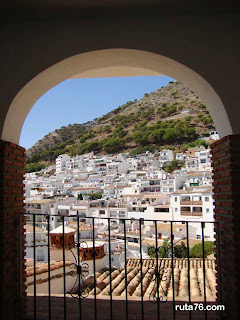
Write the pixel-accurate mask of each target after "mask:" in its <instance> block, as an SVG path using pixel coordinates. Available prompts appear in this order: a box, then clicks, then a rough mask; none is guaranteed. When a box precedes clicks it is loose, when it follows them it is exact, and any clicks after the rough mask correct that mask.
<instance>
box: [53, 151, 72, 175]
mask: <svg viewBox="0 0 240 320" xmlns="http://www.w3.org/2000/svg"><path fill="white" fill-rule="evenodd" d="M68 160H70V157H69V155H67V154H61V155H59V156H58V157H57V158H56V173H59V172H62V171H66V169H67V161H68Z"/></svg>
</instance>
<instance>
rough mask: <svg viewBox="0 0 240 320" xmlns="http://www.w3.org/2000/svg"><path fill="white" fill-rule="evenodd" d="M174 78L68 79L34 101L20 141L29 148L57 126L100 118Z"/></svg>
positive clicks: (57, 127)
mask: <svg viewBox="0 0 240 320" xmlns="http://www.w3.org/2000/svg"><path fill="white" fill-rule="evenodd" d="M172 80H173V79H172V78H170V77H166V76H148V77H146V76H145V77H119V78H97V79H69V80H66V81H64V82H62V83H60V84H59V85H57V86H55V87H54V88H52V89H51V90H49V91H48V92H47V93H45V94H44V95H43V96H42V97H41V98H40V99H39V100H38V101H37V102H36V103H35V105H34V106H33V108H32V110H31V111H30V113H29V114H28V116H27V118H26V120H25V123H24V125H23V129H22V132H21V137H20V145H21V146H23V147H25V148H27V149H28V148H30V147H31V146H32V145H34V143H36V142H37V141H38V140H40V139H42V138H43V137H44V136H45V135H46V134H48V133H49V132H51V131H54V130H55V129H59V128H60V127H62V126H67V125H68V124H73V123H83V122H87V121H89V120H93V119H94V118H98V117H100V116H102V115H104V114H106V113H107V112H109V111H111V110H113V109H115V108H117V107H119V106H120V105H122V104H123V103H125V102H127V101H132V100H134V99H138V100H139V99H141V98H142V97H143V96H144V93H150V92H152V91H155V90H157V89H159V88H161V87H162V86H165V85H167V84H168V83H169V81H172Z"/></svg>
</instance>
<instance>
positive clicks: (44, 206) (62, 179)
mask: <svg viewBox="0 0 240 320" xmlns="http://www.w3.org/2000/svg"><path fill="white" fill-rule="evenodd" d="M173 161H182V163H184V165H183V166H182V168H181V169H178V170H175V171H173V172H172V173H168V172H165V171H164V170H163V168H164V166H166V164H167V163H172V162H173ZM24 183H25V192H26V200H25V201H26V212H27V213H28V212H29V213H33V214H44V215H36V226H38V227H40V228H42V230H46V228H47V219H46V215H50V216H51V219H50V224H51V229H55V228H57V227H59V226H60V225H61V224H62V222H61V220H60V219H59V217H58V216H57V215H60V216H61V215H62V216H64V217H65V223H66V225H68V226H70V225H76V221H77V216H78V217H79V218H80V222H81V225H82V228H83V229H82V231H81V236H83V238H84V239H85V238H86V239H87V238H89V239H90V238H92V233H91V232H90V231H89V230H92V219H91V217H95V218H97V219H96V220H95V222H96V223H97V224H95V230H94V232H95V236H96V238H100V239H101V238H104V235H105V234H106V233H107V229H108V220H107V219H103V218H111V220H110V224H111V230H112V232H113V234H114V238H115V239H123V236H122V235H121V231H123V223H122V219H129V220H127V221H126V227H127V231H128V232H129V234H128V240H129V242H133V243H138V242H139V241H138V240H139V235H138V233H139V225H138V222H137V221H135V219H143V221H144V220H146V221H144V223H143V237H144V238H143V239H145V242H146V244H147V243H148V241H149V243H151V241H152V240H153V239H154V237H155V233H154V231H151V228H152V226H153V225H154V220H160V222H161V225H162V227H161V228H162V230H161V228H160V227H159V228H160V230H159V231H158V238H159V239H161V240H163V239H164V238H166V237H168V236H169V235H170V229H169V224H168V227H167V226H164V223H165V222H167V221H169V220H173V221H178V223H177V224H176V225H177V227H176V230H175V232H174V239H175V241H180V240H184V239H185V238H186V229H185V225H184V224H185V222H183V223H184V224H183V223H181V222H179V221H188V220H189V221H191V222H190V223H189V232H190V237H191V238H192V239H196V240H197V239H201V237H202V230H201V223H199V222H201V221H213V199H212V172H211V156H210V150H209V149H205V147H203V146H199V147H196V148H189V149H188V150H187V151H186V152H182V153H177V154H176V156H175V159H174V153H173V151H172V150H169V149H165V150H162V151H161V152H159V153H157V154H152V153H150V152H146V153H144V154H139V155H137V156H135V157H130V156H129V154H117V155H111V156H110V155H104V156H98V155H94V153H93V152H92V153H89V154H84V155H79V156H76V157H72V158H71V157H70V156H68V155H66V154H63V155H60V156H58V158H57V159H56V165H55V166H50V167H48V168H45V169H42V170H41V171H39V172H32V173H27V174H26V180H25V181H24ZM32 219H33V216H30V217H29V223H32ZM148 220H151V221H148ZM192 221H194V222H192ZM195 221H196V222H195ZM166 228H167V229H166ZM165 229H166V230H165ZM204 235H205V239H208V240H211V241H213V240H214V229H213V224H212V223H209V224H207V223H206V226H205V231H204ZM146 254H147V251H146Z"/></svg>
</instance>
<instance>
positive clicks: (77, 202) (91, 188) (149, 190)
mask: <svg viewBox="0 0 240 320" xmlns="http://www.w3.org/2000/svg"><path fill="white" fill-rule="evenodd" d="M166 88H167V89H166ZM169 88H170V89H169ZM176 88H178V90H176ZM173 89H174V90H175V91H174V92H173ZM180 89H181V90H180ZM159 90H160V92H161V97H162V98H161V99H163V100H162V101H161V105H160V106H158V107H157V108H154V107H153V106H152V107H150V108H153V109H151V110H150V109H149V106H151V105H154V99H153V98H154V97H155V98H156V97H157V96H158V92H155V93H151V94H146V95H145V97H144V98H143V99H141V100H140V102H139V101H135V102H131V103H127V104H126V105H125V106H121V107H119V108H118V109H117V111H116V110H115V111H113V112H111V113H109V114H108V115H105V116H103V117H102V118H100V119H95V120H94V121H93V122H91V123H88V124H87V125H86V124H84V125H73V126H72V127H71V126H69V127H68V128H61V129H60V130H56V131H55V132H54V133H51V134H49V135H48V137H47V138H46V137H45V138H44V139H43V140H42V141H40V142H39V143H37V144H36V145H35V146H34V147H33V148H32V149H31V150H29V151H28V168H29V170H27V171H29V172H27V173H26V175H25V181H24V184H25V209H26V226H25V228H26V230H25V231H26V232H25V234H26V244H25V251H26V259H27V262H26V271H27V281H26V286H27V292H28V294H29V293H30V294H32V293H34V274H35V275H37V277H38V285H37V293H40V294H46V293H47V292H48V291H47V290H48V287H47V283H48V281H49V274H48V270H49V266H51V270H53V271H54V274H53V275H52V276H51V282H52V283H53V286H52V292H53V293H54V294H62V293H63V292H64V290H65V291H67V292H71V294H72V290H73V289H74V290H77V288H76V282H75V284H74V281H75V280H74V279H73V278H72V276H71V274H72V271H71V266H72V264H76V263H77V261H76V257H77V256H78V255H79V256H80V258H79V259H80V260H81V263H87V266H88V270H87V271H86V272H85V280H86V283H85V282H84V283H85V284H84V285H83V283H82V285H83V288H82V287H81V290H83V291H84V292H85V291H86V295H87V296H88V295H90V296H91V295H94V294H95V293H94V292H95V291H94V281H95V283H97V284H98V283H99V286H98V288H97V294H99V295H100V296H102V295H109V281H110V280H111V281H112V280H113V284H114V286H115V289H113V296H124V295H125V291H126V290H125V289H126V287H125V284H124V285H123V284H122V282H123V281H124V280H123V279H124V277H125V276H126V273H127V278H128V280H127V281H129V285H128V290H127V291H128V294H129V295H131V296H132V297H135V298H137V297H139V294H140V295H141V290H140V283H139V281H140V279H142V280H141V281H142V282H143V283H144V288H145V289H144V294H145V297H147V296H148V295H149V297H150V295H152V296H154V295H157V292H156V291H154V292H153V291H152V290H153V284H152V283H151V281H150V280H149V279H150V278H154V274H155V272H156V268H157V265H156V260H157V259H155V258H156V246H157V247H158V252H159V253H158V254H159V258H161V262H160V263H161V264H162V270H165V271H164V272H167V275H166V279H167V281H166V284H164V283H163V280H162V281H161V283H162V285H163V286H165V289H164V290H163V292H160V291H159V292H160V294H162V295H163V296H164V297H165V298H166V299H168V300H169V299H170V300H171V299H172V297H173V288H172V281H173V273H174V278H175V279H178V282H177V288H178V289H177V291H176V292H175V299H178V298H177V296H179V299H184V298H186V297H187V295H188V289H187V288H186V286H185V282H186V277H187V266H189V268H190V269H189V270H190V274H189V276H190V277H191V279H192V280H191V283H193V287H192V289H191V295H193V298H194V299H198V301H202V300H203V298H204V290H203V285H202V270H203V265H205V268H206V272H207V273H206V277H207V288H206V290H207V291H206V292H207V299H208V301H214V299H215V298H216V291H215V280H216V279H215V259H214V257H213V255H212V253H213V252H214V243H213V241H214V237H215V231H214V223H213V222H214V218H213V209H214V204H213V196H212V170H211V154H210V148H209V147H208V146H209V144H210V143H211V142H213V141H215V140H217V139H219V137H218V134H217V132H216V131H214V126H213V123H212V119H211V117H210V116H209V115H208V112H207V110H206V107H205V105H203V104H202V103H201V101H200V100H199V99H198V98H197V97H196V96H194V93H192V92H191V91H190V90H189V89H186V88H184V87H183V86H182V84H180V83H177V82H173V83H170V84H169V86H167V87H164V88H162V89H159ZM169 90H170V91H169ZM165 91H166V92H165ZM179 91H181V94H180V95H179V96H178V93H179ZM164 92H165V93H164ZM163 93H164V94H163ZM183 93H184V94H186V95H188V96H189V97H191V99H193V97H195V98H194V99H195V100H191V101H192V103H190V104H189V102H188V100H189V98H183ZM164 95H166V97H165V98H164ZM175 98H178V99H180V100H181V101H180V102H181V105H179V102H177V103H176V102H175V103H173V101H174V100H175ZM164 99H165V100H164ZM169 99H172V100H173V101H172V100H171V103H170V104H169ZM156 100H157V98H156ZM144 101H147V102H146V106H144ZM165 101H167V102H165ZM178 101H179V100H178ZM184 101H185V102H186V101H187V103H185V102H184ZM184 103H185V104H184ZM143 107H144V108H146V107H147V108H148V111H146V112H147V113H148V114H144V115H143V114H142V111H143V110H142V109H141V108H143ZM133 108H134V109H133ZM133 110H134V112H135V113H133ZM149 110H150V111H149ZM134 114H136V115H138V117H139V119H138V118H136V117H135V116H134ZM116 117H117V119H116ZM141 117H145V119H146V120H147V122H146V121H142V120H143V119H142V118H141ZM126 119H128V123H126ZM114 121H115V122H114ZM124 128H125V129H124ZM126 128H127V130H126ZM72 129H74V130H72ZM78 129H79V130H80V132H81V133H79V131H78ZM63 132H64V134H65V136H64V139H65V140H66V141H65V142H62V141H60V142H61V143H60V145H59V144H56V140H57V139H59V137H62V138H63ZM73 132H74V134H75V136H74V138H73V137H72V136H71V135H72V133H73ZM77 132H78V133H77ZM84 132H85V133H84ZM124 132H125V133H124ZM123 133H124V134H123ZM78 135H79V136H78ZM66 136H67V137H68V138H69V139H67V138H66ZM54 137H55V138H54ZM96 138H97V140H96ZM54 140H55V142H54ZM123 140H124V141H123ZM58 141H59V140H58ZM99 141H100V142H99ZM166 142H168V143H169V144H166ZM46 143H47V144H46ZM73 150H74V152H73ZM121 150H122V152H120V151H121ZM39 151H41V152H39ZM116 151H117V152H116ZM41 168H42V169H41ZM34 241H35V246H34V250H35V251H34V250H33V243H34ZM203 241H204V243H205V246H206V248H205V249H206V251H204V252H205V254H206V257H204V258H207V259H206V261H205V262H204V260H203V254H202V251H201V250H202V249H201V248H202V247H201V246H202V243H203ZM77 243H79V245H76V244H77ZM171 244H172V249H171ZM199 245H200V247H199ZM187 247H188V249H187ZM172 250H173V251H172ZM187 250H189V257H188V259H190V260H189V261H188V260H187ZM199 250H200V251H199ZM63 252H64V258H63ZM93 252H95V256H94V258H93ZM173 255H174V259H175V265H174V268H173V266H172V262H171V257H172V258H173ZM204 256H205V255H204ZM154 259H155V260H154ZM34 266H35V271H34ZM140 267H141V268H140ZM149 268H150V270H151V269H152V271H150V276H149V275H147V274H148V270H149ZM140 269H141V270H140ZM63 270H64V274H65V276H64V277H66V288H65V289H64V287H63V283H62V280H61V278H62V276H63ZM173 270H174V271H173ZM51 272H52V271H51ZM162 272H163V271H162ZM110 274H111V276H110ZM93 275H95V276H96V279H97V280H94V279H93ZM109 277H110V279H109ZM111 277H112V278H111ZM149 277H150V278H149ZM115 278H116V279H115ZM196 279H198V280H197V282H196V281H195V280H196ZM103 280H104V281H103ZM64 281H65V280H64ZM82 281H83V280H82ZM121 281H122V282H121ZM174 281H175V280H174ZM82 285H81V286H82ZM191 286H192V284H191ZM81 292H82V291H81ZM83 294H84V293H83ZM165 298H164V299H165Z"/></svg>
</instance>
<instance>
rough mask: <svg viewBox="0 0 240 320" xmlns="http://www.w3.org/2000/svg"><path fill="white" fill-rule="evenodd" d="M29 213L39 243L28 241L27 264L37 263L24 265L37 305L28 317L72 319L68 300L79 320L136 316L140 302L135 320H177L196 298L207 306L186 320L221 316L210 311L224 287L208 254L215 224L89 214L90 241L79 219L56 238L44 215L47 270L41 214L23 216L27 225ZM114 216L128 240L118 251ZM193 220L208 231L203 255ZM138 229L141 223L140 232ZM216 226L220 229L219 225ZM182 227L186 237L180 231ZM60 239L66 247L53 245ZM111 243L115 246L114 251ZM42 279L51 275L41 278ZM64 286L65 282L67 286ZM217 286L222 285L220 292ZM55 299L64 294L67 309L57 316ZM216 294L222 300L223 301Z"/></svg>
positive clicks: (29, 293)
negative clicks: (101, 230) (196, 246)
mask: <svg viewBox="0 0 240 320" xmlns="http://www.w3.org/2000/svg"><path fill="white" fill-rule="evenodd" d="M29 215H32V219H31V220H32V230H31V229H30V231H29V230H28V229H27V230H28V236H27V237H31V236H32V239H33V244H31V249H29V248H30V246H28V242H27V243H26V245H25V249H26V251H27V250H28V251H29V250H32V260H31V259H30V260H27V261H28V264H30V263H32V265H31V266H29V265H28V266H25V268H26V275H27V277H26V286H27V298H28V297H29V299H30V300H31V301H32V307H31V308H30V309H31V310H30V311H28V319H53V318H58V319H71V318H72V316H71V312H72V310H73V309H72V308H73V304H72V301H71V307H69V308H68V304H69V303H70V302H69V301H70V300H69V299H73V298H75V301H76V303H75V307H74V308H75V309H74V310H75V311H74V315H75V316H76V313H77V318H78V319H106V320H107V319H114V320H115V319H130V318H131V319H132V318H133V314H132V313H131V312H133V311H131V310H133V306H134V305H137V307H135V309H134V310H135V311H134V312H138V316H136V319H158V320H159V319H161V318H162V315H164V314H165V316H166V314H167V317H165V318H167V319H176V317H177V314H178V310H177V305H182V304H184V303H187V304H188V305H189V306H190V305H193V304H194V303H196V301H197V303H199V304H201V306H202V307H201V309H200V310H197V309H196V310H190V309H189V311H187V313H188V314H187V315H186V318H189V319H192V316H194V314H195V313H196V312H199V313H198V314H199V315H200V316H199V318H201V319H202V318H203V316H204V319H213V318H214V317H215V314H213V312H209V311H207V310H206V307H207V305H208V304H215V305H216V304H217V303H220V304H221V291H219V290H221V273H220V272H218V273H216V271H215V258H209V257H208V256H207V251H206V249H207V248H206V245H207V243H206V242H205V241H206V238H205V230H206V226H207V225H209V226H212V227H213V224H214V222H212V221H209V222H201V221H198V222H197V221H190V220H189V221H166V220H165V221H162V220H149V219H117V218H115V217H114V218H98V217H97V218H96V217H87V219H88V221H90V222H91V227H92V229H93V232H92V235H93V237H92V239H91V241H85V240H82V239H81V238H80V232H79V226H80V216H71V217H66V216H61V217H60V218H61V219H60V220H61V222H60V226H61V228H60V233H59V234H58V235H56V233H54V232H55V231H54V232H51V218H52V215H45V218H46V221H47V230H46V231H45V232H46V239H47V241H46V247H45V248H42V251H41V252H40V254H41V255H42V254H43V251H45V253H46V259H45V264H42V265H40V264H39V263H37V260H38V259H37V250H38V249H39V246H37V245H36V233H37V232H41V230H39V229H38V228H37V227H36V217H37V216H38V215H41V214H27V215H22V214H21V215H20V219H21V223H22V222H23V220H25V219H26V217H27V216H29ZM73 217H74V218H76V219H77V227H76V231H75V235H74V241H70V240H69V239H72V238H71V237H70V234H71V232H72V231H71V230H70V229H69V228H68V227H67V224H66V223H67V222H68V219H69V218H73ZM96 219H97V221H96ZM113 219H114V220H119V223H121V225H122V226H123V227H122V228H121V229H122V230H123V234H124V239H123V243H122V241H121V243H120V244H119V247H118V248H115V247H113V246H116V243H117V241H114V242H113V241H112V240H113V237H114V232H115V233H116V235H117V232H118V231H117V229H112V224H111V220H113ZM26 220H27V219H26ZM28 220H29V219H28ZM100 220H101V221H102V222H103V223H104V224H105V229H106V234H107V235H108V237H107V240H104V241H103V240H102V239H101V238H98V237H94V235H95V234H96V232H95V230H96V228H97V223H99V221H100ZM21 223H20V225H21ZM132 223H134V228H135V232H134V230H133V232H132V235H133V238H134V234H136V241H135V242H134V243H132V242H130V241H129V240H128V238H127V236H126V234H127V228H128V226H129V225H131V224H132ZM192 223H193V224H194V225H195V226H196V224H199V227H200V230H201V235H200V237H201V240H199V243H200V244H201V248H202V249H201V248H200V251H199V252H200V255H201V256H199V252H198V253H196V252H195V253H194V252H193V249H191V247H192V243H196V242H198V241H197V239H194V240H193V239H192V238H190V235H191V234H192V232H193V227H192V225H191V224H192ZM136 225H138V227H137V230H136ZM216 228H218V225H217V224H216V223H215V229H216ZM180 229H181V230H182V232H179V230H180ZM147 231H148V232H147ZM43 232H44V231H43ZM58 232H59V231H58ZM31 233H32V234H31ZM159 234H161V237H160V236H159ZM53 235H54V236H55V237H62V238H61V239H62V240H63V241H62V247H61V248H59V247H55V246H54V241H53V240H52V237H53ZM160 238H161V239H160ZM105 239H106V238H105ZM26 240H28V239H26ZM164 240H165V241H164ZM69 241H70V242H69ZM181 241H183V244H182V243H181ZM105 242H106V243H107V245H108V246H107V247H108V248H107V250H106V248H105V247H106V246H105V244H104V243H105ZM179 245H180V246H181V247H180V246H179ZM177 246H179V247H177ZM115 249H116V250H115ZM201 250H202V251H201ZM215 250H218V252H217V253H218V254H217V257H218V266H220V247H219V244H217V246H216V248H215ZM116 253H117V254H116ZM28 254H29V252H27V258H28ZM194 255H198V258H194V257H193V256H194ZM30 256H31V254H30ZM56 257H58V258H59V261H57V259H56ZM41 258H42V256H41ZM54 259H55V261H56V263H55V264H54V263H53V260H54ZM56 265H58V268H57V267H56ZM40 271H41V272H40ZM42 274H44V276H41V275H42ZM70 277H71V278H72V279H73V281H72V282H71V281H69V278H70ZM216 278H218V280H216ZM57 281H58V283H57ZM59 283H62V287H61V286H59ZM216 283H218V291H219V292H218V294H217V292H216ZM59 287H61V288H62V289H61V290H62V291H61V292H57V291H56V290H59ZM56 288H58V289H56ZM20 290H22V288H20ZM41 290H42V291H41ZM20 292H22V291H20ZM55 294H56V295H57V296H59V294H60V296H61V297H62V300H61V301H62V307H61V308H62V309H61V308H60V307H59V308H60V309H61V310H62V311H63V312H62V314H61V315H58V316H57V315H56V306H54V308H53V301H52V299H53V297H54V296H55ZM217 296H218V300H216V299H217ZM43 299H45V300H46V299H47V300H48V303H47V309H48V310H46V303H45V304H44V302H41V301H42V300H43ZM106 300H107V301H108V303H109V308H108V314H106V307H105V309H103V310H102V309H101V308H102V305H103V304H104V303H105V304H106ZM97 301H101V303H100V304H99V303H97ZM37 303H42V304H43V306H45V307H44V308H45V310H44V312H43V311H42V309H41V308H40V309H39V308H38V307H37ZM54 303H56V302H54ZM123 303H124V311H123ZM149 303H150V306H149ZM84 305H90V306H91V307H90V308H91V312H92V317H91V316H90V313H88V314H86V312H85V311H84V312H83V310H84ZM118 305H119V307H118ZM154 305H155V307H154ZM164 305H165V306H166V305H167V307H165V306H164ZM76 308H77V309H76ZM76 310H77V311H76ZM104 310H105V311H104ZM136 310H138V311H136ZM149 310H150V311H149ZM169 310H171V311H169ZM220 311H223V310H220ZM89 312H90V311H89ZM54 313H55V314H54ZM150 314H151V316H150ZM198 314H197V315H196V319H197V318H198ZM221 314H222V313H221ZM165 318H164V317H163V319H165ZM74 319H75V318H74ZM134 319H135V318H134Z"/></svg>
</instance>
